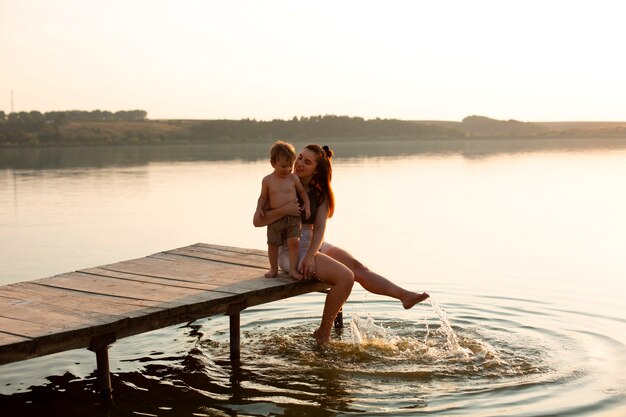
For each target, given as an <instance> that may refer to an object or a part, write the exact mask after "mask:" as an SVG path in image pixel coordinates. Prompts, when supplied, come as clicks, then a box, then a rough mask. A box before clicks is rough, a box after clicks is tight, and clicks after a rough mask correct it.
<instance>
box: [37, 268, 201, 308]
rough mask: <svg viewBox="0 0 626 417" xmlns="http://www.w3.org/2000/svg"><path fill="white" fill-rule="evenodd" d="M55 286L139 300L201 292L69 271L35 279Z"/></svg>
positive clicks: (164, 298) (174, 297) (156, 299)
mask: <svg viewBox="0 0 626 417" xmlns="http://www.w3.org/2000/svg"><path fill="white" fill-rule="evenodd" d="M33 282H35V283H37V284H40V285H45V286H48V287H55V288H66V289H73V290H78V291H83V292H88V293H93V294H102V295H114V296H117V297H126V298H130V299H137V300H151V301H169V300H172V299H177V298H182V297H186V296H189V295H194V294H197V293H199V292H200V291H201V290H196V289H189V288H180V287H172V286H165V285H157V284H152V283H148V282H136V281H128V280H121V279H117V278H111V277H102V276H98V275H91V274H85V273H82V272H68V273H66V274H61V275H55V276H53V277H50V278H44V279H42V280H36V281H33Z"/></svg>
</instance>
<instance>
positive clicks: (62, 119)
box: [0, 110, 148, 131]
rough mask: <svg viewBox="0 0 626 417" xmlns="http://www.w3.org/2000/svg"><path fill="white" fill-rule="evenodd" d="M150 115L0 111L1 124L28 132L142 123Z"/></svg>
mask: <svg viewBox="0 0 626 417" xmlns="http://www.w3.org/2000/svg"><path fill="white" fill-rule="evenodd" d="M147 116H148V113H147V112H146V111H144V110H121V111H117V112H111V111H106V110H104V111H103V110H93V111H84V110H69V111H51V112H46V113H42V112H40V111H36V110H34V111H30V112H14V113H9V114H8V115H7V114H6V113H5V112H4V111H0V123H3V124H6V125H7V126H9V127H17V128H21V129H26V130H30V131H32V130H37V129H39V128H40V127H41V126H43V125H44V124H46V123H48V124H57V125H61V124H65V123H69V122H85V121H90V122H102V121H125V122H129V121H133V122H137V121H142V120H145V119H146V117H147Z"/></svg>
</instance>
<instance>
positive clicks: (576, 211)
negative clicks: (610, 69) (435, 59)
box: [0, 140, 626, 416]
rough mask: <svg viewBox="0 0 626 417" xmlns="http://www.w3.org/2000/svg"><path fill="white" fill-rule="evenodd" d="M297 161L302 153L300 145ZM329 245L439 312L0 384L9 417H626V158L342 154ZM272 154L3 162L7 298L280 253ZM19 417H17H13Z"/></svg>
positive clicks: (204, 344)
mask: <svg viewBox="0 0 626 417" xmlns="http://www.w3.org/2000/svg"><path fill="white" fill-rule="evenodd" d="M297 145H298V146H301V145H302V144H297ZM335 149H336V151H337V155H336V158H335V160H334V179H333V184H334V187H335V193H336V197H337V205H336V211H335V216H334V217H333V218H332V219H331V220H330V221H329V225H328V228H327V233H326V237H327V240H328V241H330V242H332V243H333V244H335V245H338V246H341V247H343V248H345V249H347V250H349V251H351V252H352V253H353V254H354V255H356V256H357V257H358V258H359V259H361V260H362V261H363V262H364V263H366V264H367V265H368V266H369V267H370V268H372V269H374V270H376V271H377V272H379V273H382V274H383V275H385V276H387V277H389V278H390V279H392V280H394V281H395V282H397V283H398V284H400V285H402V286H404V287H406V288H409V289H414V290H416V291H417V290H418V291H428V292H429V293H430V294H431V296H432V298H431V302H427V303H424V304H422V305H418V306H417V307H415V308H413V309H412V310H404V309H403V308H402V306H401V305H400V303H399V302H397V301H396V300H393V299H389V298H385V297H382V296H377V295H373V294H369V293H367V292H365V291H364V290H362V289H361V288H360V287H359V286H358V284H357V285H355V289H354V291H353V293H352V295H351V296H350V299H349V300H348V303H347V304H346V306H345V307H344V317H345V319H344V321H345V324H346V326H345V328H344V329H343V330H342V331H341V332H338V333H334V334H333V337H332V342H331V344H330V345H329V346H327V347H323V348H320V347H317V346H316V345H315V343H314V342H313V339H312V337H311V333H312V331H313V330H314V329H315V328H316V327H317V325H318V323H319V319H320V315H321V310H322V304H323V296H322V295H321V294H312V295H305V296H299V297H296V298H294V299H290V300H284V301H281V302H274V303H270V304H266V305H262V306H258V307H254V308H250V309H247V310H245V311H244V312H243V313H242V316H241V321H242V323H241V324H242V366H241V369H232V368H231V366H230V364H229V361H228V319H227V317H223V316H218V317H211V318H208V319H204V320H199V321H196V322H194V323H189V324H186V325H180V326H173V327H169V328H166V329H162V330H158V331H154V332H150V333H146V334H143V335H138V336H134V337H130V338H126V339H122V340H119V341H117V342H116V343H115V344H114V345H112V347H111V349H110V359H111V369H112V372H113V376H112V382H113V389H114V397H115V402H116V405H115V408H114V409H112V410H106V409H105V408H103V407H101V406H99V405H98V404H97V402H98V399H97V396H96V395H95V394H93V393H92V391H93V388H94V382H95V374H94V373H93V371H94V368H95V355H93V353H91V352H89V351H87V350H74V351H70V352H64V353H59V354H55V355H50V356H45V357H41V358H36V359H32V360H28V361H24V362H20V363H14V364H9V365H3V366H0V407H1V408H2V410H3V415H7V416H9V415H11V416H12V415H15V416H18V415H47V416H74V415H75V416H79V415H81V416H82V415H107V416H125V415H148V416H153V415H158V416H192V415H193V416H232V415H245V416H270V415H285V416H306V415H310V416H341V415H351V414H359V415H385V416H398V415H416V414H422V413H432V414H437V415H454V416H464V415H466V416H500V415H507V416H549V415H550V416H552V415H560V416H623V415H626V376H625V375H626V313H625V311H626V297H625V296H626V256H624V253H625V248H626V214H625V213H626V142H624V141H622V142H620V141H602V142H601V141H581V140H573V141H565V140H563V141H558V140H557V141H555V140H552V141H545V142H542V141H515V142H512V141H505V140H502V141H498V140H491V141H481V142H461V141H456V142H454V143H435V142H433V143H423V142H422V143H418V144H411V143H407V142H393V143H384V144H377V143H367V144H357V143H344V144H341V145H338V146H336V147H335ZM267 150H268V147H267V146H266V145H241V146H235V145H230V146H194V147H185V146H179V147H121V148H66V149H12V150H5V149H2V150H0V155H1V156H0V244H1V245H2V250H1V252H0V266H1V267H0V284H8V283H12V282H18V281H24V280H30V279H36V278H41V277H45V276H50V275H54V274H58V273H63V272H68V271H71V270H76V269H81V268H85V267H91V266H96V265H103V264H107V263H112V262H117V261H121V260H126V259H132V258H137V257H143V256H146V255H149V254H152V253H155V252H159V251H162V250H166V249H173V248H177V247H181V246H186V245H189V244H193V243H197V242H205V243H215V244H221V245H232V246H239V247H249V248H258V249H265V229H264V228H258V229H255V228H254V227H253V226H252V222H251V219H252V214H253V211H254V208H255V206H256V200H257V198H258V194H259V191H260V180H261V178H262V177H263V176H264V175H266V174H267V173H269V172H270V170H271V167H270V165H269V162H268V161H267V160H266V154H267ZM5 411H6V412H7V414H5Z"/></svg>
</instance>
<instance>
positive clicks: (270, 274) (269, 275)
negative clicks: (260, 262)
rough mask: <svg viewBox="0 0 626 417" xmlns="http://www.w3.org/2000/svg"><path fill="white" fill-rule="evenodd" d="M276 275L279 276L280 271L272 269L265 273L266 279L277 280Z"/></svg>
mask: <svg viewBox="0 0 626 417" xmlns="http://www.w3.org/2000/svg"><path fill="white" fill-rule="evenodd" d="M276 275H278V269H273V268H272V269H270V270H269V271H267V272H266V273H265V278H276Z"/></svg>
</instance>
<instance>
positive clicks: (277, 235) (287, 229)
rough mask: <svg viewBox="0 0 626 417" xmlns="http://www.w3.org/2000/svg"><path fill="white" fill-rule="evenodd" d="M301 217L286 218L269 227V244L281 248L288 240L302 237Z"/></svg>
mask: <svg viewBox="0 0 626 417" xmlns="http://www.w3.org/2000/svg"><path fill="white" fill-rule="evenodd" d="M301 223H302V220H301V219H300V216H285V217H283V218H281V219H278V220H276V221H275V222H274V223H272V224H270V225H268V226H267V244H268V245H276V246H281V245H283V244H284V243H285V242H287V239H290V238H292V237H300V227H301V226H302V224H301Z"/></svg>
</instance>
